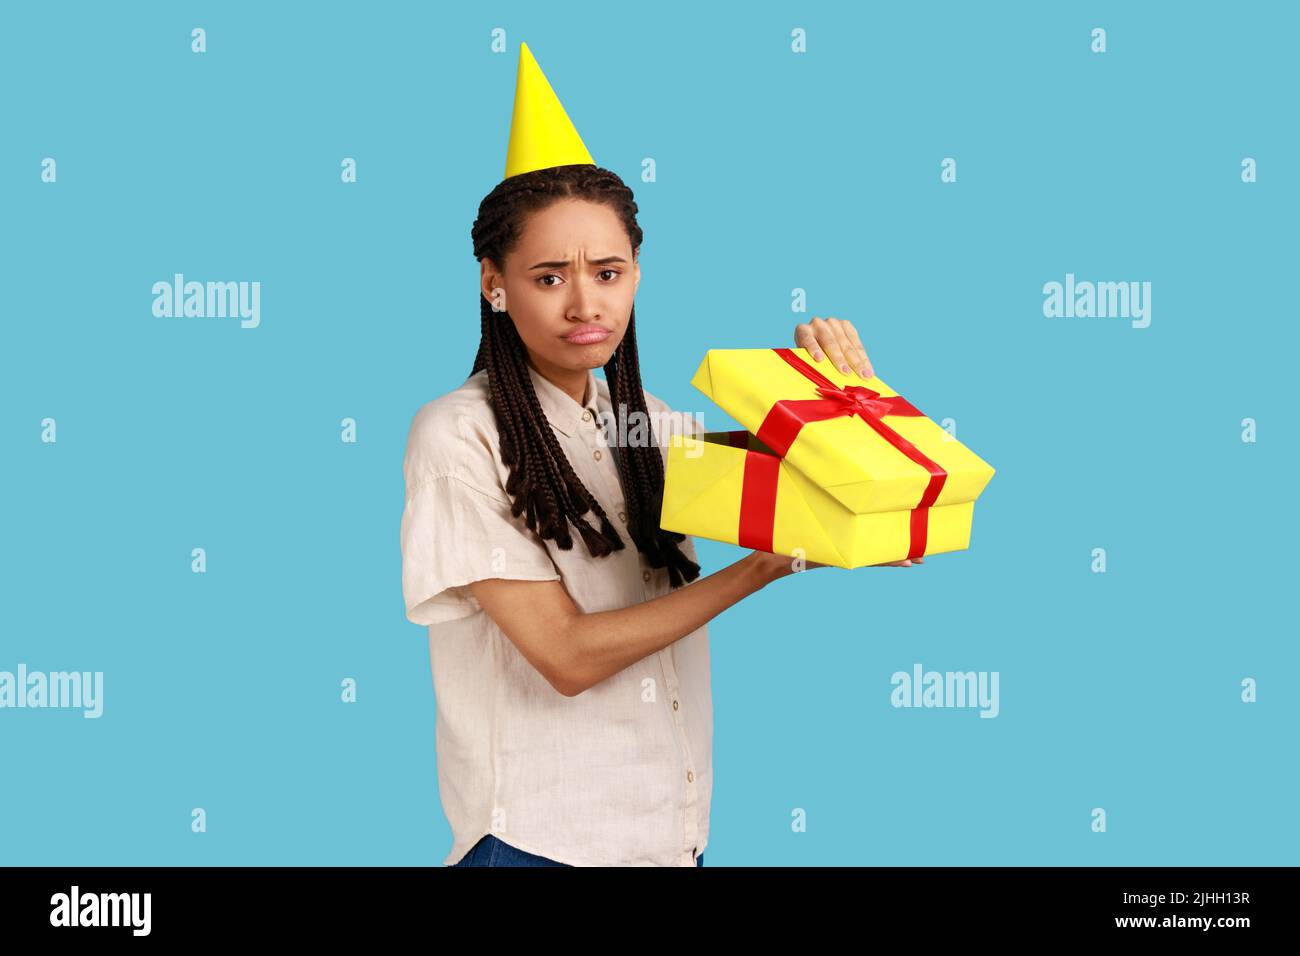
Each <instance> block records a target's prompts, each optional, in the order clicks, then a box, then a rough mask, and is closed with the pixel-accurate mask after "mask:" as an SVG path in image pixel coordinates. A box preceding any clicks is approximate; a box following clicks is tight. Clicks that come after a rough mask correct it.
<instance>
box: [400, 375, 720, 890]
mask: <svg viewBox="0 0 1300 956" xmlns="http://www.w3.org/2000/svg"><path fill="white" fill-rule="evenodd" d="M528 371H529V373H530V375H531V377H532V380H533V387H534V389H535V391H536V393H537V397H538V401H539V404H540V405H541V408H542V411H543V413H544V414H545V416H546V418H547V420H548V421H549V422H550V424H551V426H552V427H553V431H554V433H555V437H556V440H557V442H558V443H559V446H560V448H561V449H563V451H564V454H565V455H566V456H567V457H568V460H569V463H570V464H571V465H572V467H573V470H574V472H575V474H576V475H577V476H578V478H579V479H580V480H581V481H582V483H583V484H584V485H585V486H586V488H587V489H588V490H589V491H590V492H591V493H592V494H593V495H594V496H595V497H596V499H597V500H598V501H599V502H600V504H601V507H603V508H604V509H605V512H606V514H607V515H608V516H609V519H610V522H611V524H613V525H614V527H615V528H617V529H618V531H619V534H620V536H621V537H622V538H623V540H624V543H625V547H624V549H623V550H621V551H615V552H613V553H612V554H610V555H609V556H608V557H604V558H593V557H591V556H590V554H588V552H587V548H586V545H584V544H583V542H582V538H581V537H580V536H579V535H578V533H577V531H576V530H574V529H572V528H570V532H571V534H572V536H573V548H572V550H570V551H562V550H560V549H559V548H558V547H557V546H556V544H555V542H554V541H542V540H541V539H539V538H538V537H537V536H536V534H535V533H534V532H532V531H530V530H529V529H528V526H527V524H526V523H525V521H524V517H523V516H522V515H521V516H520V517H518V518H515V517H513V516H512V515H511V514H510V499H509V497H508V496H507V495H506V492H505V487H506V479H507V477H508V475H509V472H508V470H507V468H506V467H505V465H504V464H503V463H502V461H501V452H500V445H499V441H498V432H497V427H496V420H495V417H494V415H493V412H492V408H491V405H490V404H489V399H488V388H487V372H486V370H484V371H480V372H478V373H476V374H474V375H472V376H470V378H469V379H468V380H467V381H466V382H465V384H464V385H462V386H460V387H459V388H457V389H455V390H454V391H452V392H449V393H447V394H446V395H443V396H440V397H439V398H436V399H434V400H432V401H430V402H428V403H427V404H425V405H424V406H422V407H421V408H420V409H419V411H417V412H416V414H415V418H414V420H413V422H412V423H411V429H410V434H409V437H408V440H407V447H406V456H405V461H404V464H403V471H404V473H405V477H406V504H405V508H404V511H403V514H402V523H401V546H402V591H403V596H404V598H405V603H406V615H407V618H408V619H409V620H411V621H412V622H414V623H416V624H422V625H428V628H429V659H430V664H431V666H432V670H433V684H434V692H435V696H436V699H437V718H436V746H437V758H438V785H439V790H440V794H441V798H442V805H443V810H444V811H445V813H446V815H447V820H448V822H449V823H450V825H451V829H452V834H453V840H454V842H453V844H452V847H451V851H450V852H449V853H448V854H447V857H446V859H445V860H444V861H443V862H444V864H447V865H450V864H453V863H456V862H457V861H458V860H460V858H461V857H462V856H464V855H465V853H466V852H467V851H468V850H469V849H470V848H471V847H472V846H473V845H474V844H475V843H477V842H478V840H479V839H480V838H481V837H483V836H484V835H485V834H488V833H492V834H494V835H495V836H496V837H497V838H499V839H501V840H503V841H504V842H506V843H508V844H510V845H511V846H514V847H516V848H518V849H520V850H523V851H525V852H527V853H534V854H537V855H539V856H545V857H549V858H551V859H553V860H558V861H559V862H561V863H568V864H571V865H574V866H695V865H696V864H695V856H696V855H698V854H700V853H703V852H704V848H705V846H707V844H708V837H709V805H710V799H711V796H712V789H713V698H712V691H711V688H710V680H709V641H708V630H707V625H706V626H702V627H700V628H698V629H696V630H695V631H692V632H691V633H690V634H688V635H686V636H685V637H683V638H681V639H680V640H678V641H676V642H674V643H673V644H671V645H669V646H667V647H665V648H663V649H662V650H660V651H657V652H655V653H652V654H650V655H649V656H647V657H645V658H642V659H641V660H640V661H637V662H636V663H635V664H632V665H630V666H629V667H627V668H625V669H623V670H622V671H620V672H619V673H617V674H614V675H612V676H611V677H608V678H606V679H605V680H603V681H601V682H600V683H598V684H596V685H594V686H592V687H590V688H588V689H587V690H585V691H583V692H582V693H581V694H578V695H576V696H574V697H565V696H564V695H563V694H560V693H559V692H558V691H556V690H555V689H554V688H553V687H551V685H550V684H549V683H548V682H547V681H546V679H545V678H544V677H542V675H541V674H540V673H539V672H538V671H537V670H536V669H535V668H534V667H533V666H532V665H531V664H530V663H528V661H527V660H526V659H525V658H524V656H523V655H522V654H521V653H520V652H519V650H518V649H517V648H516V647H515V645H514V644H513V643H512V642H511V641H510V639H509V638H508V637H506V636H505V634H504V633H503V632H502V631H501V629H500V628H499V627H497V625H496V624H495V623H494V622H493V621H492V619H491V618H490V617H488V616H487V614H486V613H484V611H483V610H482V608H481V607H480V606H479V604H478V602H477V601H476V600H475V599H474V596H473V594H472V593H471V592H470V590H469V588H468V587H466V585H467V584H469V583H470V582H471V581H478V580H482V579H485V578H512V579H518V580H524V581H554V580H558V581H560V582H562V584H563V585H564V587H565V589H566V590H567V591H568V593H569V595H570V596H571V597H572V599H573V601H574V603H575V604H576V605H577V607H578V609H579V610H580V611H582V612H584V613H590V612H595V611H605V610H611V609H616V608H623V607H628V606H631V605H633V604H637V603H640V602H642V601H645V600H648V599H650V598H654V597H658V596H659V595H662V594H668V593H670V592H671V590H672V588H671V586H670V585H669V583H668V571H667V569H662V568H660V569H654V568H651V567H650V565H649V564H648V563H647V562H646V561H645V558H644V557H643V556H642V555H641V553H640V552H639V551H638V550H637V549H636V545H635V544H633V542H632V538H631V536H630V535H629V534H628V532H627V516H626V512H625V508H626V502H625V500H624V497H623V491H622V488H621V487H620V483H619V478H618V470H617V466H616V463H615V461H614V458H613V455H612V454H611V452H610V450H609V448H608V446H607V444H606V436H605V431H604V429H603V428H602V426H601V421H602V420H603V419H602V418H601V416H602V415H609V414H610V413H611V405H610V397H609V385H608V383H607V382H606V381H605V380H604V379H603V378H597V377H596V375H595V374H594V373H593V372H591V371H589V372H588V374H587V389H586V393H585V397H584V401H583V403H582V404H581V405H580V404H578V403H577V402H575V401H574V400H573V398H572V397H571V396H569V395H568V394H567V393H565V392H564V391H563V390H562V389H560V388H559V387H558V386H556V385H553V384H552V383H551V382H549V381H547V380H546V379H545V378H543V377H542V376H541V374H540V373H538V372H537V371H536V370H534V369H533V368H532V367H531V366H529V367H528ZM643 391H644V389H643ZM645 397H646V408H647V410H648V411H649V412H650V415H651V418H652V420H653V426H652V430H653V434H654V437H655V440H656V441H657V442H658V444H659V445H660V449H661V451H663V452H664V455H665V459H666V456H667V452H666V443H667V439H668V436H669V434H671V432H672V431H674V430H677V429H676V427H675V426H670V427H668V428H664V427H662V424H663V422H664V421H665V418H660V417H659V416H665V417H666V416H671V415H672V414H673V413H672V410H671V409H670V408H669V407H668V406H667V405H665V404H664V403H663V402H661V401H660V400H659V399H657V398H655V397H654V396H653V395H651V394H650V393H649V392H648V391H646V392H645ZM680 424H681V427H682V428H684V429H686V430H694V426H693V425H692V423H690V422H689V421H687V422H684V423H680ZM592 517H594V516H593V514H592V513H590V512H589V513H588V514H587V515H584V516H583V518H592ZM592 524H593V527H598V524H597V523H596V522H594V521H593V522H592ZM680 546H681V548H682V551H683V553H685V554H686V555H687V556H688V557H689V558H690V559H691V560H692V561H697V558H696V554H695V545H694V542H693V541H692V539H691V538H690V537H687V538H686V540H685V541H683V542H681V545H680ZM701 574H703V572H701ZM684 586H689V585H684Z"/></svg>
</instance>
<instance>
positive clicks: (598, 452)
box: [592, 448, 600, 461]
mask: <svg viewBox="0 0 1300 956" xmlns="http://www.w3.org/2000/svg"><path fill="white" fill-rule="evenodd" d="M592 454H593V455H595V457H596V460H597V461H600V449H599V448H597V449H596V450H595V451H594V452H592Z"/></svg>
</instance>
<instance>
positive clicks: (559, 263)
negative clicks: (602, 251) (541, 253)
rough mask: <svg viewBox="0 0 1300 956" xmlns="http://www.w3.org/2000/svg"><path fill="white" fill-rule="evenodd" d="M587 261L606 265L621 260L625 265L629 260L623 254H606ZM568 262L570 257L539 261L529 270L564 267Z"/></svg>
mask: <svg viewBox="0 0 1300 956" xmlns="http://www.w3.org/2000/svg"><path fill="white" fill-rule="evenodd" d="M587 261H588V262H589V263H591V265H593V266H604V265H608V264H609V263H611V262H621V263H623V265H627V260H626V259H624V258H623V257H622V256H606V257H605V258H603V259H588V260H587ZM568 264H569V260H568V259H553V260H551V261H550V262H539V263H537V265H535V266H529V267H528V271H529V272H532V271H533V270H534V269H563V268H564V267H565V266H567V265H568Z"/></svg>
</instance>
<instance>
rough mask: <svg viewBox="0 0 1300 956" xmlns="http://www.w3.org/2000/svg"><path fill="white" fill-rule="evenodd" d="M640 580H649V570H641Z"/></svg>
mask: <svg viewBox="0 0 1300 956" xmlns="http://www.w3.org/2000/svg"><path fill="white" fill-rule="evenodd" d="M641 580H642V581H649V580H650V572H649V571H642V572H641Z"/></svg>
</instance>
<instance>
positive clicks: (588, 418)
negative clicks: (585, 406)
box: [582, 411, 591, 422]
mask: <svg viewBox="0 0 1300 956" xmlns="http://www.w3.org/2000/svg"><path fill="white" fill-rule="evenodd" d="M582 420H583V421H584V422H589V421H591V412H590V411H584V412H583V413H582Z"/></svg>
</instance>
